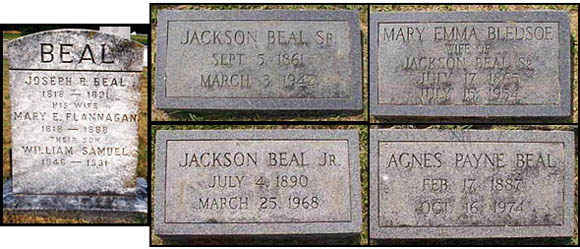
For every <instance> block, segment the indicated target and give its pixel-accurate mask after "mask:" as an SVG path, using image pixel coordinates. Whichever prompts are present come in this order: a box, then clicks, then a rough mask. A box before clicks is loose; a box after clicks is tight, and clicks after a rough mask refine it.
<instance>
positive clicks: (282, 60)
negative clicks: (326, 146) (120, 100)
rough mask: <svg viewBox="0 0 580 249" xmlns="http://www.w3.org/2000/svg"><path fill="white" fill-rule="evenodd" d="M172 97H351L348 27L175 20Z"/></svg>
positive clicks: (171, 25) (170, 68)
mask: <svg viewBox="0 0 580 249" xmlns="http://www.w3.org/2000/svg"><path fill="white" fill-rule="evenodd" d="M167 35H168V37H169V38H168V48H169V49H168V51H167V69H168V71H170V72H172V73H171V74H167V76H166V77H167V81H166V95H167V97H202V98H212V97H225V98H265V97H270V98H349V97H351V96H352V89H351V84H352V82H351V81H350V80H348V79H351V78H352V68H351V67H350V66H349V65H350V63H351V60H352V58H350V57H351V55H350V50H351V47H350V40H349V25H348V22H346V21H193V22H183V21H176V22H172V21H170V22H169V24H168V34H167Z"/></svg>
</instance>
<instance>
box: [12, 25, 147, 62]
mask: <svg viewBox="0 0 580 249" xmlns="http://www.w3.org/2000/svg"><path fill="white" fill-rule="evenodd" d="M144 49H145V46H144V45H143V44H140V43H138V42H134V41H132V40H130V39H126V38H123V37H120V36H116V35H112V34H107V33H102V32H99V31H95V30H88V29H57V30H48V31H43V32H38V33H34V34H30V35H26V36H23V37H20V38H17V39H14V40H12V41H10V42H9V43H8V59H9V61H10V69H21V70H30V69H31V70H35V69H42V70H67V71H68V70H92V71H121V72H126V71H127V72H131V71H142V70H143V68H142V67H143V50H144Z"/></svg>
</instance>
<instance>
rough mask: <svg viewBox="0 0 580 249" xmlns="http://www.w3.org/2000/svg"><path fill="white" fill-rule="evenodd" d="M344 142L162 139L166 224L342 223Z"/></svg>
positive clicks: (345, 208)
mask: <svg viewBox="0 0 580 249" xmlns="http://www.w3.org/2000/svg"><path fill="white" fill-rule="evenodd" d="M350 177H351V176H350V165H349V158H348V142H347V141H346V140H332V141H315V140H280V141H275V140H274V141H268V140H229V141H228V140H226V141H171V140H169V141H168V142H167V169H166V179H165V180H166V187H165V188H166V199H165V205H166V207H165V212H166V213H165V222H167V223H230V222H236V223H247V222H250V223H251V222H259V223H269V222H292V223H300V222H333V221H335V222H336V221H342V222H348V221H350V220H351V213H350V208H351V207H350V203H351V200H350V184H348V183H349V181H350Z"/></svg>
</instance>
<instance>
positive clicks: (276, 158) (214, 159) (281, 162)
mask: <svg viewBox="0 0 580 249" xmlns="http://www.w3.org/2000/svg"><path fill="white" fill-rule="evenodd" d="M263 153H264V152H263ZM310 154H311V153H308V152H265V153H264V154H260V153H258V152H201V153H183V154H182V155H181V156H180V157H181V160H180V161H179V166H180V167H196V168H213V167H235V166H237V167H252V166H253V167H256V166H258V165H260V164H259V163H258V162H259V155H260V156H265V158H266V164H265V166H268V167H276V166H279V167H308V166H341V165H340V164H339V163H338V162H337V158H336V155H334V154H332V153H328V152H322V153H321V155H317V156H318V159H319V160H318V161H317V162H315V161H314V159H311V160H313V161H308V158H314V157H316V155H310Z"/></svg>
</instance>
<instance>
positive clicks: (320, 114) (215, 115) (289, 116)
mask: <svg viewBox="0 0 580 249" xmlns="http://www.w3.org/2000/svg"><path fill="white" fill-rule="evenodd" d="M166 113H167V116H168V117H169V120H186V121H208V120H212V121H234V120H236V121H237V120H248V121H262V120H300V121H302V120H321V119H322V120H326V119H330V120H345V119H347V120H349V119H352V120H350V121H366V120H367V117H366V116H364V115H360V114H362V113H363V111H362V110H359V111H293V110H280V111H278V110H277V111H246V110H239V111H196V112H189V111H179V110H174V111H166Z"/></svg>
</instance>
